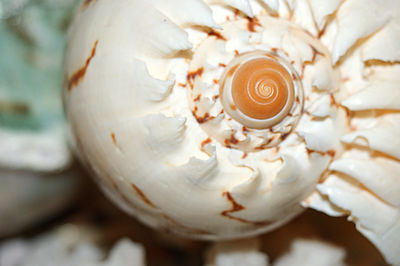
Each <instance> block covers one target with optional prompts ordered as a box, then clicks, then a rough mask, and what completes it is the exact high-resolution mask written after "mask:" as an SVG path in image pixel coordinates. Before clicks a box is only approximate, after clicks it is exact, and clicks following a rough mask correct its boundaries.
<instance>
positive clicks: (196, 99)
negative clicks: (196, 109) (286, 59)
mask: <svg viewBox="0 0 400 266" xmlns="http://www.w3.org/2000/svg"><path fill="white" fill-rule="evenodd" d="M200 98H201V94H199V95H197V97H196V98H194V99H193V101H194V102H198V101H200Z"/></svg>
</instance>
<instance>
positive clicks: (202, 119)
mask: <svg viewBox="0 0 400 266" xmlns="http://www.w3.org/2000/svg"><path fill="white" fill-rule="evenodd" d="M196 107H197V106H195V110H193V111H192V114H193V116H194V117H195V118H196V120H197V122H198V123H199V124H202V123H205V122H207V121H208V120H211V119H214V118H215V117H211V116H210V114H209V113H205V114H204V116H197V114H196V112H197V108H196Z"/></svg>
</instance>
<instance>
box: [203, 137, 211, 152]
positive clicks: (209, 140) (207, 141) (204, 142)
mask: <svg viewBox="0 0 400 266" xmlns="http://www.w3.org/2000/svg"><path fill="white" fill-rule="evenodd" d="M211 142H212V140H211V139H210V138H207V139H205V140H203V141H202V142H201V149H203V150H204V147H205V146H206V145H207V144H210V143H211Z"/></svg>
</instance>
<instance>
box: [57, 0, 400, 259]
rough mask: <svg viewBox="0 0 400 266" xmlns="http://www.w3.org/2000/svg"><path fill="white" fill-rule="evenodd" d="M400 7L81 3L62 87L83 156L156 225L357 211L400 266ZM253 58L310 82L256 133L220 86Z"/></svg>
mask: <svg viewBox="0 0 400 266" xmlns="http://www.w3.org/2000/svg"><path fill="white" fill-rule="evenodd" d="M399 10H400V6H399V2H398V1H394V0H392V1H390V0H386V1H373V0H368V1H358V0H346V1H341V0H329V1H323V4H322V2H321V1H318V0H308V1H306V0H297V1H295V0H291V1H289V0H288V1H278V0H263V1H261V0H259V1H256V0H254V1H253V0H251V1H245V0H216V1H201V0H190V1H189V0H187V1H178V0H174V1H161V0H151V1H141V0H120V1H111V0H97V1H95V0H92V1H83V3H82V5H81V6H80V8H79V9H78V10H77V14H76V17H75V19H74V22H73V24H72V26H71V29H70V32H69V36H68V37H69V43H68V48H67V51H66V60H65V86H64V87H65V90H64V103H65V109H66V114H67V118H68V121H69V125H70V128H71V132H72V135H73V136H74V138H75V143H76V147H77V150H78V151H79V154H80V157H81V159H82V161H83V162H84V163H85V164H86V165H87V167H88V168H89V169H90V170H91V171H92V172H93V173H94V175H95V176H96V180H97V181H98V183H99V184H100V186H101V187H102V188H103V190H104V191H105V192H106V193H107V194H108V195H109V197H110V198H112V199H113V200H114V201H115V202H116V203H117V204H118V205H119V206H120V207H121V208H123V209H124V210H126V211H127V212H128V213H131V214H132V215H134V216H136V217H137V218H138V219H140V220H141V221H143V222H144V223H146V224H149V225H151V226H153V227H156V228H159V229H165V230H168V231H173V232H176V233H180V234H184V235H187V236H190V237H197V238H205V239H229V238H238V237H244V236H249V235H256V234H259V233H262V232H266V231H269V230H273V229H274V228H276V227H278V226H279V225H281V224H283V223H285V222H286V221H288V220H290V219H291V218H292V217H294V216H296V215H297V214H299V213H300V212H301V211H302V209H303V207H312V208H315V209H318V210H321V211H323V212H325V213H328V214H329V215H333V216H339V215H347V216H348V217H349V219H350V220H353V221H354V222H355V223H356V225H357V229H358V230H359V231H360V232H362V233H363V234H364V235H365V236H366V237H367V238H369V239H370V240H371V241H372V242H373V243H374V244H375V245H376V246H377V247H378V248H379V249H380V250H381V252H382V253H383V255H384V256H385V257H386V259H387V260H388V261H389V262H391V263H400V257H399V255H398V254H400V250H399V247H400V245H399V242H400V222H399V221H400V220H399V217H400V211H399V207H400V193H399V191H400V185H399V184H400V182H398V179H399V177H400V162H399V160H400V153H399V150H400V142H399V141H398V139H399V138H398V136H399V134H400V128H399V125H400V114H399V110H400V105H399V103H400V88H399V85H398V84H399V81H400V80H399V76H400V75H399V74H400V65H399V61H400V53H399V51H400V46H399V45H400V39H399V38H400V34H399V32H400V26H399V25H400V24H399V19H400V15H399ZM376 14H379V15H376ZM255 51H262V52H264V53H265V54H267V55H272V56H273V57H274V58H279V60H282V62H285V63H282V64H281V65H282V66H284V65H285V64H287V65H289V66H287V67H286V69H287V70H288V72H290V71H292V75H291V78H292V82H294V83H293V84H299V85H298V86H297V85H293V86H294V87H293V93H294V95H295V97H294V100H293V104H292V105H291V106H290V108H289V109H288V110H287V111H285V116H284V117H282V118H280V119H278V120H279V121H278V120H277V121H276V123H275V122H274V123H272V124H268V125H264V126H259V127H257V126H252V125H254V124H250V126H249V124H246V123H247V122H248V121H250V120H251V119H250V118H251V116H250V118H249V117H245V118H244V120H240V119H238V118H237V117H235V114H234V111H236V110H235V109H237V106H230V105H229V104H226V103H225V102H224V101H225V100H224V99H222V100H221V97H222V98H223V97H224V95H225V94H220V92H221V90H223V88H224V86H225V84H224V81H223V80H222V81H221V78H222V77H226V75H229V70H227V69H228V68H229V69H230V68H232V67H231V66H232V65H231V64H232V62H235V60H239V59H237V58H242V56H243V55H245V54H252V53H254V52H255ZM242 62H243V59H240V60H239V63H242ZM238 69H240V68H238ZM238 69H234V71H233V72H232V76H234V74H235V73H236V71H238ZM229 88H230V87H229V86H228V89H229ZM229 108H230V109H231V110H228V109H229ZM250 113H251V112H250ZM253 118H254V117H253ZM268 118H269V117H256V121H255V122H254V121H253V122H254V123H258V122H260V120H262V119H268Z"/></svg>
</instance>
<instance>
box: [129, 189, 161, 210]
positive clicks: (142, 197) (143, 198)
mask: <svg viewBox="0 0 400 266" xmlns="http://www.w3.org/2000/svg"><path fill="white" fill-rule="evenodd" d="M131 186H132V188H133V190H135V192H136V193H137V194H138V195H139V197H140V199H141V200H142V201H143V202H144V203H146V204H147V205H149V206H151V207H152V208H156V209H158V208H157V207H156V206H155V205H154V204H153V202H151V200H150V199H149V198H148V197H147V196H146V194H144V193H143V191H142V190H141V189H140V188H139V187H138V186H136V185H135V184H131Z"/></svg>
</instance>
